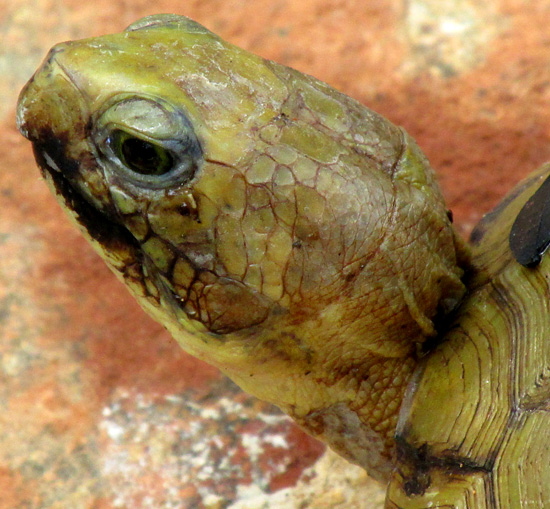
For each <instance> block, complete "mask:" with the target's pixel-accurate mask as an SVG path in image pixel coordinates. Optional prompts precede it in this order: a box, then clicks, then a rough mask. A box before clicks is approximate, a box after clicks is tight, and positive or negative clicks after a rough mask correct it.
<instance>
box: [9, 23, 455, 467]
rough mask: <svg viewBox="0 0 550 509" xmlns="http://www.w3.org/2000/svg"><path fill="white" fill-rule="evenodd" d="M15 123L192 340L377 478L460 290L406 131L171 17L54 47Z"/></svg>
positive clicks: (73, 208)
mask: <svg viewBox="0 0 550 509" xmlns="http://www.w3.org/2000/svg"><path fill="white" fill-rule="evenodd" d="M18 125H19V128H20V130H21V132H22V133H23V134H24V135H25V136H26V137H27V138H28V139H29V140H31V141H32V143H33V146H34V152H35V155H36V159H37V161H38V163H39V165H40V167H41V168H42V171H43V174H44V176H45V177H46V179H47V180H48V182H49V183H50V185H51V187H52V189H53V191H54V193H55V194H56V195H57V196H58V199H59V201H60V202H61V204H62V205H63V206H64V207H65V208H66V209H67V211H68V213H69V214H70V215H71V216H72V217H73V218H74V220H75V221H76V223H77V224H78V225H79V227H80V229H81V230H82V231H83V233H84V234H85V235H86V236H87V237H88V238H89V239H90V241H91V242H92V244H93V245H94V247H95V248H96V250H97V251H98V253H99V254H100V255H101V256H102V257H103V258H104V259H105V260H106V261H107V263H108V264H109V266H110V267H111V268H112V270H113V271H114V272H115V273H116V274H117V275H118V277H119V278H120V279H121V280H122V281H123V282H124V283H125V284H126V285H127V286H128V287H129V289H130V290H131V291H132V292H133V294H134V295H135V296H136V297H137V298H138V300H139V301H140V303H141V304H142V306H143V307H144V308H145V309H146V310H147V311H148V312H149V313H150V314H151V315H153V317H154V318H156V319H157V320H159V321H160V322H162V323H163V324H164V325H165V326H166V327H167V328H168V329H169V330H170V331H171V332H172V333H173V335H174V336H175V337H176V339H177V340H178V341H179V342H180V343H181V345H182V346H183V347H184V348H185V349H186V350H188V351H189V352H190V353H192V354H194V355H196V356H197V357H200V358H202V359H205V360H207V361H208V362H211V363H212V364H215V365H216V366H218V367H219V368H220V369H222V370H223V371H224V372H225V373H227V374H228V375H229V376H231V377H232V378H233V379H234V380H235V381H236V382H237V383H239V384H240V385H241V386H242V387H243V388H244V389H245V390H247V391H249V392H251V393H253V394H255V395H257V396H259V397H261V398H263V399H266V400H268V401H271V402H274V403H276V404H277V405H279V406H280V407H282V408H283V409H284V410H285V411H286V412H288V413H290V414H291V415H292V416H293V417H294V418H295V419H297V421H298V422H299V423H300V424H301V425H302V426H304V427H305V428H306V429H308V430H309V431H310V432H312V433H313V434H315V435H317V436H320V437H322V438H324V439H326V440H328V441H329V442H332V444H333V446H334V447H335V448H336V449H337V450H339V451H340V452H342V453H343V454H344V455H346V456H347V457H349V458H350V459H352V460H353V461H355V462H357V463H360V464H363V465H364V466H367V467H368V468H370V470H371V472H373V473H375V474H376V473H377V472H378V474H379V476H382V473H381V472H384V473H385V474H387V471H388V466H387V461H388V458H389V456H391V434H392V432H393V427H394V426H395V421H396V415H397V411H398V408H399V405H400V401H401V397H402V393H403V390H404V387H405V385H406V383H407V380H408V377H409V375H410V372H411V371H412V369H413V368H414V364H415V358H416V352H417V349H418V345H419V344H421V343H422V341H424V340H425V339H426V338H427V337H430V336H434V335H435V334H436V330H435V327H434V325H433V323H434V319H435V317H436V316H437V314H438V313H441V312H445V311H447V310H449V309H450V308H452V307H453V305H454V304H455V303H456V302H457V301H458V300H459V299H460V297H461V296H462V294H463V291H464V287H463V285H462V283H461V281H460V277H461V274H462V271H461V269H460V267H458V266H457V244H456V242H457V239H456V236H455V235H454V232H453V230H452V227H451V225H450V221H449V218H448V216H447V210H446V208H445V205H444V203H443V200H442V198H441V195H440V192H439V189H438V187H437V184H436V183H435V181H434V176H433V172H432V170H431V168H430V167H429V164H428V163H427V161H426V159H425V157H424V156H423V155H422V153H421V152H420V150H419V149H418V147H417V146H416V144H415V143H414V142H413V141H412V140H411V139H410V138H409V137H408V136H407V134H406V133H405V132H404V131H402V130H401V129H399V128H397V127H395V126H393V125H392V124H390V123H389V122H387V121H386V120H385V119H383V118H382V117H380V116H379V115H377V114H376V113H374V112H372V111H370V110H368V109H366V108H364V107H363V106H361V105H360V104H359V103H357V102H356V101H354V100H352V99H350V98H348V97H346V96H344V95H342V94H340V93H338V92H336V91H335V90H333V89H331V88H330V87H328V86H327V85H325V84H323V83H321V82H319V81H317V80H315V79H314V78H311V77H309V76H305V75H302V74H300V73H298V72H296V71H294V70H292V69H288V68H286V67H283V66H280V65H277V64H275V63H273V62H268V61H266V60H263V59H261V58H259V57H257V56H255V55H252V54H250V53H247V52H245V51H243V50H240V49H238V48H236V47H235V46H232V45H230V44H228V43H226V42H224V41H222V40H221V39H220V38H219V37H217V36H215V35H214V34H212V33H211V32H209V31H208V30H206V29H205V28H204V27H202V26H200V25H198V24H197V23H195V22H193V21H190V20H188V19H187V18H183V17H180V16H173V15H161V16H153V17H149V18H145V19H144V20H141V21H138V22H137V23H135V24H133V25H131V26H130V27H129V28H128V29H127V30H126V31H125V32H123V33H120V34H114V35H108V36H104V37H100V38H96V39H86V40H82V41H76V42H70V43H64V44H60V45H58V46H56V47H54V48H53V49H52V50H51V52H50V54H49V55H48V57H47V58H46V60H45V62H44V64H43V65H42V67H41V68H40V69H39V70H38V71H37V73H36V74H35V76H34V77H33V78H32V79H31V81H30V82H29V83H28V84H27V86H26V87H25V89H24V90H23V91H22V93H21V96H20V100H19V106H18ZM369 444H371V445H369ZM372 444H374V445H372ZM383 463H384V464H385V465H386V466H383V465H382V464H383ZM384 469H385V470H384ZM385 474H384V475H385Z"/></svg>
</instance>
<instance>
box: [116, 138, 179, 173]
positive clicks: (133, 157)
mask: <svg viewBox="0 0 550 509" xmlns="http://www.w3.org/2000/svg"><path fill="white" fill-rule="evenodd" d="M119 150H120V156H121V157H120V159H121V160H122V162H123V163H124V164H125V165H126V166H127V167H128V168H129V169H130V170H132V171H134V172H136V173H139V174H141V175H163V174H164V173H167V172H169V171H170V170H171V169H172V167H173V165H174V160H173V157H172V155H171V154H170V152H169V151H167V150H166V149H164V148H162V147H160V146H158V145H155V144H153V143H150V142H148V141H145V140H142V139H140V138H135V137H125V138H124V139H122V140H119Z"/></svg>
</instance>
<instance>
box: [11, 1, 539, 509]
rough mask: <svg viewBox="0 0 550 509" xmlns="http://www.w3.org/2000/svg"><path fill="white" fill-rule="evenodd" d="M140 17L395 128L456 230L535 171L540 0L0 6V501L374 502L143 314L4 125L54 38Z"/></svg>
mask: <svg viewBox="0 0 550 509" xmlns="http://www.w3.org/2000/svg"><path fill="white" fill-rule="evenodd" d="M154 12H176V13H181V14H186V15H188V16H191V17H193V18H194V19H196V20H197V21H199V22H201V23H203V24H204V25H206V26H207V27H208V28H210V29H211V30H213V31H215V32H217V33H219V34H220V35H222V36H223V37H224V38H226V39H228V40H230V41H232V42H234V43H236V44H238V45H241V46H244V47H245V48H247V49H249V50H251V51H254V52H256V53H259V54H261V55H262V56H265V57H268V58H271V59H274V60H277V61H279V62H281V63H284V64H287V65H290V66H293V67H295V68H297V69H299V70H301V71H304V72H307V73H310V74H313V75H315V76H317V77H319V78H321V79H323V80H324V81H327V82H328V83H330V84H331V85H333V86H335V87H336V88H338V89H340V90H343V91H345V92H346V93H348V94H350V95H351V96H353V97H355V98H357V99H358V100H360V101H362V102H363V103H365V104H367V105H368V106H370V107H371V108H373V109H375V110H377V111H379V112H380V113H382V114H384V115H385V116H387V117H388V118H389V119H390V120H392V121H393V122H394V123H397V124H400V125H402V126H404V127H405V128H406V129H407V130H408V131H409V132H410V133H411V134H412V135H413V136H414V137H415V138H416V139H417V141H418V142H419V144H420V146H421V147H423V149H424V150H425V152H426V153H427V155H428V156H429V158H430V160H431V161H432V164H433V166H434V167H435V168H436V170H437V171H438V173H439V175H440V177H441V183H442V186H443V189H444V192H445V195H446V197H447V200H448V203H449V205H450V207H451V208H452V209H453V211H454V216H455V222H456V224H457V226H458V228H459V230H460V231H461V232H462V233H463V234H464V235H467V234H468V233H469V231H470V230H471V228H472V227H473V225H474V224H475V223H476V222H477V221H478V220H479V218H480V217H481V216H482V214H483V213H485V212H486V211H488V210H489V209H490V208H491V206H493V205H494V204H495V203H496V201H497V200H498V199H499V198H500V197H501V196H502V195H503V194H504V193H505V192H506V191H507V190H508V189H510V188H511V187H512V185H513V184H514V183H516V182H517V181H518V180H519V179H520V178H521V177H522V176H524V175H526V174H527V173H528V172H529V171H530V170H532V169H534V168H535V167H537V166H538V165H539V164H540V163H542V162H543V161H546V160H550V144H549V141H550V122H549V117H550V105H549V100H550V65H549V62H550V32H549V31H548V19H550V1H546V0H485V1H483V2H479V1H470V0H377V1H374V0H372V1H370V0H347V1H346V0H301V1H300V2H291V1H290V0H240V1H239V0H188V1H186V2H177V1H169V0H161V1H154V0H153V1H151V0H133V1H132V0H95V1H94V2H83V1H82V0H79V1H76V0H65V1H61V0H0V38H1V39H0V122H1V124H0V128H1V129H2V133H1V139H2V149H1V151H0V508H16V507H17V508H18V507H28V508H38V507H56V508H57V507H59V508H65V507H70V508H88V507H90V508H92V507H93V508H110V507H130V508H133V507H147V508H157V507H159V508H233V509H236V508H241V509H245V508H246V509H253V508H271V507H276V508H298V507H300V508H309V507H311V508H321V507H326V508H332V507H338V508H355V507H380V506H381V504H382V500H383V487H379V486H377V485H376V484H375V483H373V482H372V481H369V480H367V478H366V477H365V476H364V474H363V473H362V472H361V471H359V470H358V469H356V468H354V467H348V466H347V465H346V464H345V463H344V462H343V461H340V460H338V459H337V458H335V457H334V456H332V455H330V454H325V453H324V448H323V447H322V446H320V445H318V444H317V443H316V442H314V441H312V440H311V439H308V438H307V437H305V435H303V434H302V433H301V432H300V431H298V430H297V429H296V428H295V427H294V426H293V425H292V424H290V423H289V421H287V420H286V418H284V417H282V416H281V415H280V414H279V413H278V412H277V411H276V410H275V409H273V408H271V407H269V406H268V405H265V404H261V403H259V402H257V401H255V400H253V399H252V398H249V397H247V396H245V395H243V394H242V393H240V391H239V390H238V389H236V388H235V387H234V386H233V385H232V384H231V383H230V382H228V381H227V380H226V379H224V378H223V377H221V376H220V375H219V374H218V373H217V372H216V370H214V369H213V368H210V367H209V366H206V365H205V364H203V363H201V362H199V361H196V360H194V359H192V358H190V357H189V356H187V355H186V354H184V353H183V352H181V351H180V350H179V349H178V347H177V346H176V344H175V342H174V341H173V340H172V339H171V338H170V337H169V336H168V335H167V334H166V333H165V332H164V331H163V330H162V329H161V327H160V326H158V325H156V324H155V323H152V322H151V320H149V319H148V318H147V317H146V316H145V315H144V314H143V313H142V312H141V311H140V309H139V308H138V306H137V304H135V303H134V302H133V300H132V299H131V298H130V297H129V295H128V294H127V292H126V290H125V289H124V288H123V287H122V286H121V285H120V284H119V283H118V282H117V281H115V279H114V277H113V276H112V275H111V274H110V273H109V272H108V270H107V269H106V267H104V266H103V263H102V262H101V261H100V260H99V259H98V258H97V257H96V256H95V255H94V254H93V253H92V251H91V249H90V248H89V247H88V245H87V244H86V243H85V241H84V240H83V239H81V238H80V236H79V235H78V233H77V232H76V231H75V230H74V229H73V228H72V227H71V226H70V225H69V224H68V222H67V220H66V219H65V217H64V215H63V214H62V212H61V210H60V209H59V207H58V206H57V204H56V203H55V201H54V199H53V198H52V197H51V196H50V195H49V194H48V192H47V190H46V187H45V185H44V184H43V183H42V182H41V180H40V178H39V174H38V171H37V170H36V168H35V165H34V162H33V159H32V155H31V150H30V146H29V144H28V143H27V142H26V141H25V140H24V139H23V138H21V137H20V136H19V134H18V133H17V131H16V129H15V121H14V112H15V102H16V97H17V93H18V90H19V89H20V88H21V86H22V85H23V83H24V82H25V81H26V80H27V79H28V78H29V77H30V75H31V74H32V72H33V70H34V69H35V68H36V66H37V65H38V64H39V62H40V60H41V59H42V58H43V56H44V55H45V52H46V51H47V49H48V48H49V47H50V46H51V45H53V44H54V43H56V42H59V41H62V40H67V39H74V38H81V37H86V36H91V35H99V34H102V33H105V32H112V31H119V30H121V29H123V28H124V27H125V26H126V25H128V24H129V23H131V22H132V21H134V20H135V19H137V18H139V17H141V16H143V15H146V14H152V13H154Z"/></svg>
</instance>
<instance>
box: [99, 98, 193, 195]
mask: <svg viewBox="0 0 550 509" xmlns="http://www.w3.org/2000/svg"><path fill="white" fill-rule="evenodd" d="M91 137H92V140H93V143H94V145H95V147H96V149H97V157H98V161H99V162H100V163H101V165H102V167H103V168H104V170H105V173H106V175H108V176H109V178H112V179H115V180H116V181H117V182H118V184H119V185H126V186H130V187H132V188H137V189H140V190H141V191H140V192H146V191H147V190H151V191H154V190H163V189H169V188H174V187H181V186H182V185H187V184H188V183H189V182H190V181H191V180H192V179H193V178H194V176H195V174H196V173H197V171H198V170H199V168H200V167H201V165H202V163H203V152H202V147H201V145H200V143H199V141H198V138H197V136H196V134H195V131H194V129H193V126H192V124H191V122H190V120H189V119H188V118H187V116H186V114H185V113H184V112H183V111H182V110H181V108H179V107H178V106H177V105H174V104H172V103H170V102H168V101H166V100H164V99H162V98H159V97H153V96H148V95H135V94H130V93H124V94H120V95H117V96H115V97H112V98H111V99H110V100H108V101H107V102H106V103H105V104H104V106H103V107H102V108H101V109H100V110H99V111H98V114H97V116H96V117H95V121H94V122H93V128H92V132H91Z"/></svg>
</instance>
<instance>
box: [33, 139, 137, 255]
mask: <svg viewBox="0 0 550 509" xmlns="http://www.w3.org/2000/svg"><path fill="white" fill-rule="evenodd" d="M63 147H64V143H63V141H62V140H60V139H59V137H57V136H55V135H54V133H52V132H50V131H48V132H43V133H42V135H41V136H40V138H39V141H34V142H33V152H34V157H35V159H36V162H37V163H38V166H39V167H40V169H41V172H42V175H43V176H44V178H45V179H46V180H48V181H50V182H51V184H52V186H53V188H54V191H55V193H56V195H57V196H59V197H60V198H61V201H62V202H63V204H64V206H65V207H66V208H67V209H69V210H70V211H71V212H72V216H73V217H74V219H75V220H76V222H77V223H78V224H79V225H80V226H81V227H82V228H83V229H84V231H85V233H87V235H88V236H89V237H90V238H92V239H93V240H95V241H96V242H98V243H99V244H100V245H101V246H102V247H103V248H104V249H105V250H106V251H107V252H120V251H122V250H124V251H125V252H127V251H128V248H130V249H131V251H132V252H133V254H134V258H135V259H138V257H139V254H138V253H140V252H141V250H140V246H139V243H138V241H137V240H136V238H135V237H134V236H133V235H132V234H131V233H130V232H129V231H128V230H127V229H126V227H124V226H123V225H121V224H120V223H118V222H117V221H116V219H115V218H114V215H115V214H114V213H113V214H109V213H108V212H104V211H100V210H98V208H97V207H95V206H94V205H92V204H90V203H89V202H88V201H87V200H86V198H85V197H84V196H83V195H82V194H81V193H80V192H79V191H78V188H77V186H76V185H75V184H74V183H73V182H72V180H73V178H71V176H73V175H74V176H76V174H77V173H78V168H79V163H78V161H75V160H73V159H70V158H68V157H67V156H66V155H65V151H64V150H63Z"/></svg>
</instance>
